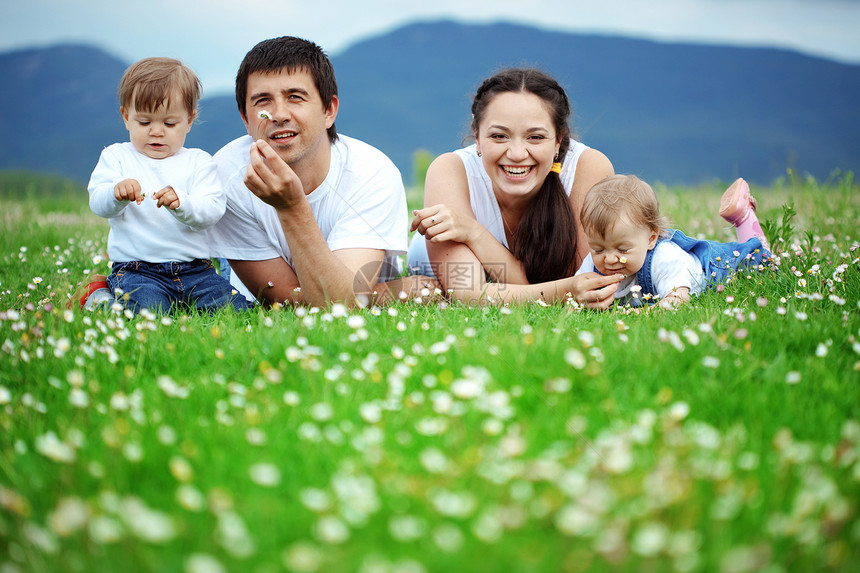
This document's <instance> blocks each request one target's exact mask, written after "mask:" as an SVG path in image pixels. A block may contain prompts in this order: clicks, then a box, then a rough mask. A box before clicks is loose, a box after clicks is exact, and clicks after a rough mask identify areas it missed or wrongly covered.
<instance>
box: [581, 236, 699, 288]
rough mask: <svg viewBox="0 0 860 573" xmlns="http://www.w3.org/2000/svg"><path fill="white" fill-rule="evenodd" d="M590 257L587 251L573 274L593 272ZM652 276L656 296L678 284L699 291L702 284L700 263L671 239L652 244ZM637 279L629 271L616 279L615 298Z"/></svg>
mask: <svg viewBox="0 0 860 573" xmlns="http://www.w3.org/2000/svg"><path fill="white" fill-rule="evenodd" d="M594 271H595V269H594V261H593V260H592V258H591V253H588V255H586V257H585V259H584V260H583V261H582V265H581V266H580V267H579V270H578V271H576V274H577V275H581V274H582V273H590V272H594ZM651 272H652V279H653V282H654V288H655V290H656V291H657V296H659V297H660V298H663V297H664V296H666V295H668V294H671V293H672V291H673V290H675V289H678V288H680V287H687V288H689V289H690V294H691V295H693V294H699V293H700V292H702V291H703V290H704V288H705V273H704V271H703V270H702V263H701V262H700V261H699V259H697V258H696V257H695V256H694V255H692V254H690V253H688V252H687V251H685V250H684V249H682V248H681V247H679V246H678V245H676V244H675V243H673V242H671V241H660V242H659V243H657V246H655V247H654V258H653V260H652V265H651ZM638 284H639V282H638V281H637V280H636V275H635V274H633V275H629V276H628V277H627V278H625V279H624V280H622V281H621V282H620V283H618V290H617V291H615V298H616V299H619V298H625V297H627V296H630V294H631V293H632V291H633V287H634V286H637V285H638Z"/></svg>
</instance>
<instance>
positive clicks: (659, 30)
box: [0, 0, 860, 96]
mask: <svg viewBox="0 0 860 573" xmlns="http://www.w3.org/2000/svg"><path fill="white" fill-rule="evenodd" d="M0 2H2V5H0V52H8V51H12V50H18V49H26V48H33V47H44V46H48V45H53V44H57V43H69V42H73V43H87V44H92V45H96V46H98V47H100V48H102V49H104V50H105V51H107V52H108V53H110V54H112V55H114V56H116V57H117V58H119V59H121V60H123V61H125V62H126V63H129V64H130V63H132V62H134V61H136V60H138V59H140V58H145V57H148V56H170V57H175V58H179V59H181V60H183V61H184V62H185V63H186V64H188V65H189V66H190V67H191V68H192V69H194V70H195V71H196V72H197V74H198V75H199V76H200V79H201V81H202V82H203V86H204V91H205V95H208V96H211V95H220V94H224V93H230V92H232V89H233V80H234V78H235V73H236V69H237V68H238V67H239V63H240V62H241V60H242V57H243V56H244V55H245V53H246V52H247V51H248V50H249V49H250V48H251V47H252V46H253V45H254V44H256V43H257V42H258V41H260V40H263V39H266V38H271V37H276V36H283V35H292V36H300V37H303V38H307V39H309V40H313V41H314V42H316V43H317V44H319V45H320V46H322V48H323V49H324V50H325V51H326V52H327V53H328V54H329V55H332V56H335V55H337V54H338V53H340V52H342V51H344V50H345V49H347V48H348V47H349V46H350V45H352V44H354V43H356V42H359V41H361V40H363V39H366V38H369V37H373V36H378V35H381V34H384V33H386V32H389V31H391V30H394V29H396V28H399V27H401V26H403V25H405V24H409V23H412V22H415V21H432V20H440V19H449V20H455V21H458V22H462V23H476V24H482V23H493V22H500V21H504V22H510V23H516V24H523V25H531V26H536V27H539V28H543V29H546V30H554V31H562V32H575V33H589V34H606V35H622V36H628V37H637V38H645V39H651V40H657V41H667V42H695V43H711V44H723V45H735V46H761V47H776V48H785V49H790V50H795V51H798V52H801V53H805V54H809V55H813V56H819V57H824V58H829V59H833V60H836V61H839V62H843V63H850V64H858V65H860V34H858V32H857V30H858V29H860V1H858V0H600V1H595V0H552V1H549V0H317V1H315V2H314V1H310V2H308V1H307V0H306V1H303V2H300V1H294V0H279V1H274V2H268V3H262V2H259V1H255V0H251V1H245V0H241V1H237V0H149V1H147V2H140V1H139V0H138V1H136V2H129V1H127V0H86V1H84V2H72V1H69V0H27V1H24V2H18V1H14V0H0ZM488 49H492V48H491V47H488Z"/></svg>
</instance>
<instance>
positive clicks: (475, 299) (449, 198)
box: [413, 153, 622, 308]
mask: <svg viewBox="0 0 860 573" xmlns="http://www.w3.org/2000/svg"><path fill="white" fill-rule="evenodd" d="M437 204H444V205H447V206H449V208H450V209H451V210H452V211H454V212H457V213H460V214H462V215H463V216H465V215H468V216H469V217H470V218H471V219H472V220H473V221H474V213H473V212H472V209H471V206H470V204H469V189H468V182H467V181H466V171H465V169H464V167H463V164H462V162H461V161H460V159H459V158H458V157H457V156H456V155H454V154H451V153H449V154H445V155H443V156H441V157H439V158H437V159H436V160H435V161H434V162H433V164H432V165H431V166H430V169H429V170H428V172H427V181H426V184H425V205H430V206H433V205H437ZM426 210H427V209H426V208H425V209H424V210H422V211H426ZM430 218H431V219H432V218H433V217H432V216H431V217H430ZM474 222H475V223H476V224H477V221H474ZM425 223H426V221H425V220H422V221H420V222H419V223H418V225H424V224H425ZM413 226H416V225H415V222H413ZM467 226H468V224H461V226H460V227H461V228H466V227H467ZM432 227H433V225H430V228H431V229H432ZM425 230H426V226H425ZM446 231H447V230H446ZM444 234H445V233H444V232H443V233H439V235H443V236H444ZM483 234H485V235H489V236H490V237H491V238H492V235H490V233H489V232H487V231H486V229H484V233H483ZM448 236H456V237H461V235H457V234H451V235H448ZM493 240H494V241H495V239H493ZM495 242H496V244H499V243H498V241H495ZM483 244H484V243H483V242H482V245H483ZM500 247H501V248H502V249H503V250H504V251H505V253H507V259H503V258H502V256H501V255H502V253H498V254H499V259H498V260H494V261H491V262H492V263H496V264H498V263H504V264H514V263H507V262H505V261H506V260H513V261H516V259H514V258H513V255H511V254H510V252H509V251H508V250H507V249H505V248H504V247H502V246H501V245H500ZM478 250H479V252H481V249H480V248H479V249H478ZM427 253H428V256H429V258H430V261H431V262H432V263H433V264H434V269H436V273H437V278H438V279H439V281H440V282H441V283H442V288H443V289H444V290H445V291H447V292H448V293H449V294H450V295H451V296H453V298H455V299H457V300H461V301H463V302H467V303H481V302H486V303H490V304H499V303H503V302H514V301H527V300H536V299H539V298H540V299H542V300H544V301H546V302H563V301H564V300H565V298H566V296H567V293H571V294H572V295H573V296H574V298H575V299H576V300H577V301H578V302H580V303H583V304H588V305H589V306H591V307H593V308H608V307H609V305H611V304H612V301H613V297H614V294H615V290H616V288H617V287H616V284H617V283H618V281H620V280H621V278H622V277H621V275H617V276H609V277H601V276H599V275H596V274H594V275H591V274H586V275H580V276H579V277H567V278H564V279H559V280H556V281H551V282H546V283H540V284H534V285H531V284H527V281H523V283H525V284H523V283H515V282H512V281H511V279H510V273H509V278H508V279H507V282H494V283H488V282H487V281H486V280H485V278H484V268H485V266H486V265H485V264H483V262H482V260H481V259H480V258H479V257H478V255H477V254H476V253H475V252H474V251H473V250H472V249H471V248H470V247H469V246H468V245H467V244H466V243H465V242H460V241H456V240H439V241H433V240H430V241H428V243H427ZM516 266H517V268H518V269H519V272H522V265H521V264H520V263H519V261H516ZM523 275H524V273H523Z"/></svg>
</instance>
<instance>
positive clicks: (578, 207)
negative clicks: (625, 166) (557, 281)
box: [570, 149, 615, 266]
mask: <svg viewBox="0 0 860 573" xmlns="http://www.w3.org/2000/svg"><path fill="white" fill-rule="evenodd" d="M610 175H615V169H614V168H613V167H612V163H611V162H610V161H609V158H608V157H606V156H605V155H603V154H602V153H601V152H599V151H597V150H596V149H586V150H585V151H583V152H582V155H580V156H579V161H578V162H577V164H576V177H575V178H574V180H573V187H572V188H571V190H570V208H571V209H573V216H574V217H575V218H576V264H577V266H579V265H580V264H581V263H582V261H583V260H584V259H585V256H586V255H587V254H588V251H589V246H588V237H587V236H586V234H585V231H584V230H583V228H582V221H581V220H580V218H579V215H580V213H581V212H582V202H583V200H584V199H585V194H586V193H588V190H589V189H591V188H592V187H594V185H595V184H596V183H598V182H599V181H602V180H603V179H605V178H607V177H609V176H610Z"/></svg>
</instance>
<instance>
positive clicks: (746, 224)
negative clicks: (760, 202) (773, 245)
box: [720, 177, 770, 250]
mask: <svg viewBox="0 0 860 573" xmlns="http://www.w3.org/2000/svg"><path fill="white" fill-rule="evenodd" d="M755 210H756V201H755V197H753V196H752V195H750V186H749V185H747V182H746V181H744V180H743V178H740V177H739V178H738V179H737V180H736V181H735V182H734V183H732V184H731V186H729V188H728V189H726V192H725V193H723V197H722V198H721V199H720V217H722V218H723V219H725V220H726V221H728V222H729V223H731V224H732V225H734V227H735V231H736V232H737V234H738V242H740V243H745V242H747V241H748V240H749V239H751V238H753V237H757V238H758V239H759V240H760V241H761V242H762V245H764V247H765V248H766V249H768V250H770V247H768V244H767V239H765V237H764V231H762V230H761V225H760V224H759V222H758V217H756V214H755Z"/></svg>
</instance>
